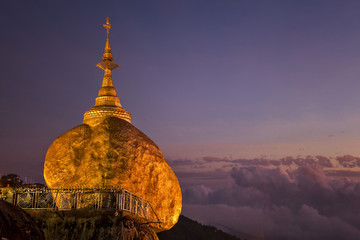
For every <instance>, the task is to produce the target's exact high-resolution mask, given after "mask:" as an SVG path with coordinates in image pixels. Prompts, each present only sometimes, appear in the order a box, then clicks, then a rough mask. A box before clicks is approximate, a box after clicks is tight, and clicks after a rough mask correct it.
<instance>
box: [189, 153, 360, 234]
mask: <svg viewBox="0 0 360 240" xmlns="http://www.w3.org/2000/svg"><path fill="white" fill-rule="evenodd" d="M213 160H214V159H213ZM213 160H211V159H208V158H207V159H203V161H205V162H206V161H208V162H209V161H213ZM290 160H291V161H290ZM290 160H289V159H288V160H287V161H288V165H291V164H292V163H293V162H294V161H295V160H294V159H290ZM336 160H337V162H339V163H340V165H342V166H346V167H347V168H351V166H353V167H356V166H357V164H358V162H359V161H358V158H354V157H342V158H338V159H336ZM218 161H228V162H229V161H233V160H226V159H222V160H218ZM218 161H217V162H218ZM282 161H283V162H284V161H285V162H286V159H284V160H282ZM265 162H266V161H265ZM280 162H281V161H280ZM295 162H297V167H296V168H295V169H290V168H288V169H283V168H280V167H279V166H280V165H282V164H283V163H280V164H278V163H276V164H271V168H270V167H269V166H268V163H266V164H265V163H264V161H253V162H252V164H248V165H246V164H243V165H242V166H236V167H233V168H232V169H231V171H230V172H229V176H230V177H231V180H232V184H231V185H228V186H224V187H222V188H218V189H215V190H214V189H212V188H211V187H209V186H207V185H206V182H205V183H204V184H203V185H197V186H189V187H187V188H185V189H183V199H184V200H183V202H184V208H183V214H185V215H187V216H189V217H192V218H194V219H196V220H198V221H201V222H203V223H206V224H211V225H215V226H217V227H220V228H221V229H223V230H225V231H227V232H230V233H233V234H235V235H238V236H240V237H243V236H244V235H243V233H248V234H251V235H255V236H257V237H259V238H260V239H261V238H263V239H349V240H351V239H360V207H359V203H360V182H359V180H357V178H354V177H352V178H349V177H346V176H339V175H336V174H335V175H336V176H333V175H331V174H328V172H327V171H325V170H324V169H326V168H327V167H330V166H333V164H332V163H331V162H330V161H327V160H326V159H322V158H317V159H316V161H310V160H309V159H308V160H305V161H295ZM274 166H275V167H274ZM276 166H277V167H276ZM345 175H346V174H345Z"/></svg>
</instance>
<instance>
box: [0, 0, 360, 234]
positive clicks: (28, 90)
mask: <svg viewBox="0 0 360 240" xmlns="http://www.w3.org/2000/svg"><path fill="white" fill-rule="evenodd" d="M359 12H360V2H359V1H351V0H348V1H330V0H323V1H314V0H309V1H306V0H302V1H286V0H284V1H265V0H264V1H255V0H252V1H237V0H234V1H231V0H226V1H220V0H218V1H211V0H204V1H200V0H195V1H190V0H189V1H172V0H170V1H169V0H164V1H145V0H137V1H130V0H128V1H101V2H100V1H92V2H91V3H90V1H56V2H53V1H51V2H50V1H36V3H35V2H33V1H1V2H0V33H1V34H0V54H1V55H0V56H1V58H0V101H1V103H2V104H1V118H0V124H1V125H0V126H1V127H0V163H1V168H0V174H4V173H9V172H16V173H18V174H20V175H21V176H23V177H25V176H26V177H28V178H31V179H33V181H43V180H42V169H43V162H44V158H45V153H46V150H47V148H48V147H49V145H50V144H51V142H52V141H53V140H54V139H55V138H56V137H57V136H59V135H60V134H61V133H63V132H65V131H67V130H69V129H71V128H72V127H74V126H76V125H79V124H81V123H82V119H83V113H84V112H85V111H87V110H88V109H90V108H91V107H92V106H93V104H94V100H95V97H96V95H97V92H98V89H99V88H100V85H101V80H102V75H103V72H102V71H101V70H100V69H98V68H96V67H95V65H96V63H97V62H99V61H101V56H102V52H103V48H104V44H105V30H104V29H103V28H102V27H101V26H102V24H103V23H105V18H106V17H107V16H109V17H110V22H111V24H112V29H111V35H110V38H111V46H112V51H113V55H114V58H115V61H116V62H117V63H118V64H120V68H119V69H116V70H115V71H114V72H113V79H114V84H115V87H116V89H117V92H118V96H119V97H120V101H121V103H122V105H123V107H124V108H125V109H126V110H127V111H129V112H130V113H131V114H132V117H133V124H134V125H135V126H136V127H137V128H139V129H140V130H142V131H143V132H144V133H145V134H147V135H148V136H149V137H150V138H152V139H153V140H154V141H155V142H156V143H157V144H158V145H159V147H160V148H161V149H162V151H163V153H164V155H165V157H166V158H167V159H168V160H169V161H170V162H172V163H173V164H174V163H175V165H173V167H174V169H175V172H176V173H177V175H178V176H179V180H180V182H181V183H182V184H183V185H184V184H185V188H186V187H190V186H191V185H194V184H195V183H196V184H198V186H199V188H200V189H202V190H204V189H205V190H206V189H210V190H208V191H207V190H206V191H207V193H208V194H209V193H210V192H214V191H218V190H219V189H222V188H221V186H220V185H222V184H219V182H218V181H219V179H222V180H221V181H223V182H221V181H220V182H221V183H224V184H229V186H233V187H232V189H234V186H235V188H237V187H239V185H241V184H237V182H236V179H238V175H239V174H240V175H241V174H243V173H244V172H241V171H240V170H234V169H233V170H231V169H232V168H233V167H235V168H236V169H237V168H239V166H237V165H234V166H232V165H231V164H233V163H226V164H228V165H229V166H225V167H224V166H223V165H219V164H220V163H221V161H219V162H217V163H216V164H217V165H216V164H215V165H213V164H211V166H208V165H206V167H203V166H201V164H200V165H199V164H193V162H194V161H195V162H196V161H203V159H204V157H212V158H214V159H228V160H234V159H244V158H258V157H262V158H268V159H269V158H270V159H279V158H282V157H285V156H306V155H308V154H309V155H318V154H320V155H324V156H332V157H334V156H342V155H345V154H352V155H355V156H360V148H359V144H358V143H359V142H360V94H359V90H360V77H359V76H360V67H359V66H360V14H359ZM205 159H206V158H205ZM176 161H178V162H176ZM181 161H182V162H181ZM179 163H180V164H179ZM255 165H256V166H258V165H257V164H255ZM300 165H301V164H300ZM335 165H336V164H335ZM335 165H334V167H339V166H340V168H341V167H343V166H342V165H341V164H340V165H336V166H335ZM261 167H263V166H261ZM301 167H303V165H301ZM204 168H206V169H204ZM240 169H241V167H240ZM261 169H262V168H261ZM234 171H235V172H234ZM319 171H320V170H319ZM321 171H322V170H321ZM321 171H320V172H321ZM194 172H195V173H196V174H200V175H201V173H202V174H203V175H204V176H203V178H202V177H201V176H200V175H199V176H200V177H198V178H197V179H195V178H194V177H193V175H191V174H194ZM305 172H306V171H305ZM231 174H232V175H231ZM261 174H268V173H266V172H264V171H263V172H261ZM276 174H277V172H276ZM276 174H274V176H277V175H276ZM297 174H298V173H297ZM295 175H296V174H295ZM189 176H190V177H189ZM266 176H268V175H266ZM296 176H298V175H296ZM265 178H266V177H265ZM214 179H215V180H214ZM289 179H291V178H289ZM317 179H318V178H317ZM289 181H290V180H289ZM291 181H293V182H300V183H302V182H301V181H300V180H299V179H298V178H297V177H293V179H292V180H291ZM326 181H330V180H329V179H327V180H326ZM214 182H215V183H218V184H214ZM236 184H237V185H236ZM183 185H182V187H183ZM300 185H301V184H300ZM240 187H244V186H240ZM185 188H184V189H183V191H185V190H186V189H185ZM224 189H225V188H224ZM336 189H338V188H336ZM336 189H335V190H336ZM260 190H261V189H260ZM335 190H334V191H335ZM189 191H190V190H189ZM206 191H205V192H206ZM224 191H230V190H229V189H227V188H226V189H225V190H224ZM299 191H300V190H299ZM336 191H337V190H336ZM300 193H301V191H300ZM189 196H192V195H189ZM206 196H208V195H206ZM189 199H190V200H189ZM189 199H188V202H189V203H193V202H195V203H197V204H203V202H202V201H203V200H201V201H200V200H199V201H198V202H196V201H195V200H194V201H193V200H191V197H190V198H189ZM204 201H205V200H204ZM234 201H236V200H234ZM275 202H276V201H275ZM195 203H194V204H195ZM220 204H223V205H221V206H223V207H224V206H225V207H229V206H232V207H239V205H236V204H233V205H231V204H228V203H227V202H221V201H220ZM241 206H242V205H241ZM246 206H248V205H246ZM277 206H278V205H277ZM306 206H310V207H311V209H317V205H311V204H310V203H309V204H308V205H306ZM289 209H292V208H290V207H289ZM300 209H302V210H304V211H310V210H309V208H306V207H304V208H300ZM184 210H185V208H184ZM243 210H244V209H243ZM245 210H246V211H248V209H245ZM245 210H244V211H245ZM236 211H240V210H239V209H238V210H236ZM246 211H245V212H246ZM249 211H250V210H249ZM251 211H252V210H251ZM279 211H280V210H279ZM189 212H190V211H189ZM240 212H241V211H240ZM325 212H326V211H325ZM277 213H278V212H276V214H277ZM320 213H321V212H320ZM274 214H275V213H274ZM276 214H275V215H276ZM200 215H201V214H199V216H200ZM275 215H271V216H273V217H274V216H275ZM259 216H260V217H261V216H262V215H259ZM276 216H277V215H276ZM326 216H327V215H326ZM204 219H205V218H204ZM204 219H201V220H202V221H203V222H204V221H205V220H204ZM341 219H342V220H344V219H345V218H341ZM346 219H347V218H346ZM342 220H341V221H342ZM299 221H300V220H299ZM344 221H345V220H344ZM349 222H351V221H350V220H349ZM329 224H332V223H329ZM344 229H345V227H344ZM349 231H350V230H349ZM355 234H356V233H355ZM349 236H350V235H349Z"/></svg>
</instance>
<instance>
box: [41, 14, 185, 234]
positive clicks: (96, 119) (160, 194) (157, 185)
mask: <svg viewBox="0 0 360 240" xmlns="http://www.w3.org/2000/svg"><path fill="white" fill-rule="evenodd" d="M103 26H104V28H105V29H106V31H107V39H106V45H105V51H104V54H103V58H102V62H100V63H98V64H97V66H98V67H99V68H101V69H103V70H104V72H105V73H104V78H103V81H102V86H101V88H100V91H99V94H98V97H97V98H96V100H95V106H94V107H93V108H92V109H90V110H89V111H87V112H85V114H84V121H83V124H81V125H78V126H76V127H74V128H73V129H71V130H69V131H67V132H65V133H64V134H62V135H60V136H59V137H58V138H57V139H56V140H55V141H54V142H53V143H52V144H51V146H50V147H49V149H48V151H47V154H46V158H45V164H44V178H45V181H46V184H47V185H48V187H49V188H123V189H126V190H128V191H131V192H132V193H134V194H136V195H138V196H140V197H142V198H144V199H146V200H147V201H149V203H150V204H151V206H152V208H153V210H154V212H155V213H156V215H157V216H155V214H153V215H154V216H149V217H150V222H151V221H154V222H156V221H158V220H157V219H159V220H160V221H161V226H160V227H159V228H158V227H157V229H155V231H162V230H167V229H170V228H171V227H172V226H173V225H174V224H175V223H176V222H177V220H178V218H179V215H180V212H181V208H182V196H181V190H180V185H179V182H178V180H177V178H176V176H175V174H174V172H173V171H172V169H171V167H170V166H169V165H168V163H167V162H166V160H165V158H164V156H163V154H162V152H161V150H160V149H159V147H158V146H157V145H156V144H155V143H154V142H153V141H152V140H151V139H150V138H149V137H147V136H146V135H145V134H144V133H142V132H141V131H140V130H138V129H137V128H136V127H134V126H133V125H132V124H131V115H130V113H128V112H127V111H126V110H125V109H124V108H122V106H121V104H120V100H119V98H118V97H117V94H116V91H115V88H114V86H113V81H112V77H111V71H112V70H114V69H115V68H117V67H118V66H119V65H118V64H116V63H115V62H113V57H112V53H111V47H110V41H109V30H110V28H111V25H110V23H109V18H107V21H106V24H104V25H103Z"/></svg>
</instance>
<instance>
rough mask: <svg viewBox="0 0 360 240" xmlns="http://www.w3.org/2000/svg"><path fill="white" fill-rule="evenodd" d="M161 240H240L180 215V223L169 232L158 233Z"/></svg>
mask: <svg viewBox="0 0 360 240" xmlns="http://www.w3.org/2000/svg"><path fill="white" fill-rule="evenodd" d="M158 237H159V240H170V239H171V240H240V238H237V237H234V236H231V235H229V234H227V233H225V232H223V231H221V230H218V229H216V228H215V227H212V226H206V225H202V224H200V223H198V222H196V221H194V220H191V219H190V218H187V217H185V216H183V215H180V218H179V221H178V223H177V224H175V226H174V227H173V228H172V229H170V230H169V231H164V232H161V233H158Z"/></svg>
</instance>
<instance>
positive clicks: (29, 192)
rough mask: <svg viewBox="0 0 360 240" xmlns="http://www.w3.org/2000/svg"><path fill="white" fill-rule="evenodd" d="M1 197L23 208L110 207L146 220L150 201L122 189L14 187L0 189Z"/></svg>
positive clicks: (70, 208)
mask: <svg viewBox="0 0 360 240" xmlns="http://www.w3.org/2000/svg"><path fill="white" fill-rule="evenodd" d="M0 192H1V198H2V199H3V200H5V201H7V202H10V203H12V204H14V205H17V206H19V207H21V208H23V209H49V210H50V209H54V210H80V209H89V210H90V209H113V210H119V211H126V212H129V213H131V214H133V215H135V216H138V217H141V218H144V219H145V220H146V221H148V222H149V211H152V213H153V214H154V215H155V217H156V218H157V222H156V223H160V220H159V218H158V217H157V215H156V213H155V211H154V210H153V208H152V207H151V205H150V203H149V202H148V201H147V200H145V199H143V198H141V197H139V196H137V195H135V194H133V193H131V192H130V191H128V190H126V189H121V188H120V189H110V188H101V189H85V188H82V189H70V188H56V189H54V188H14V189H4V188H3V189H0Z"/></svg>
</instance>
